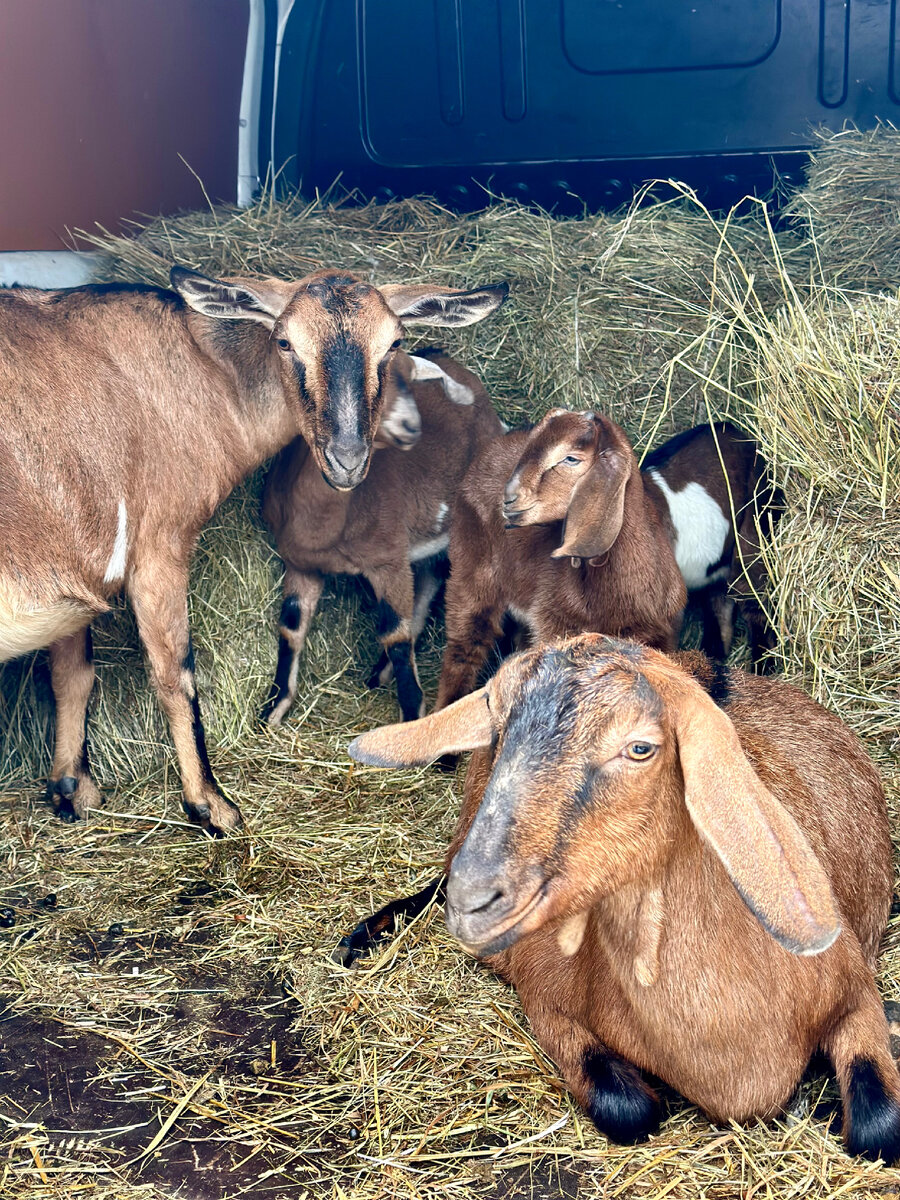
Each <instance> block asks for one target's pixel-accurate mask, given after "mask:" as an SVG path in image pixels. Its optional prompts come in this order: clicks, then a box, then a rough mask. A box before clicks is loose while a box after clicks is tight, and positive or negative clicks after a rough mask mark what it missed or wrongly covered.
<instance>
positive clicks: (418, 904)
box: [331, 875, 446, 967]
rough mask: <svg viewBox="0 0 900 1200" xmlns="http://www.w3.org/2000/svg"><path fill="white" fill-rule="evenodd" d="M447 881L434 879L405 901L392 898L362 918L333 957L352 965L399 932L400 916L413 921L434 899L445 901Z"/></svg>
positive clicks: (345, 964) (339, 944) (438, 902)
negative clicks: (397, 929) (374, 911)
mask: <svg viewBox="0 0 900 1200" xmlns="http://www.w3.org/2000/svg"><path fill="white" fill-rule="evenodd" d="M445 883H446V880H445V878H444V876H443V875H442V876H441V877H440V878H439V879H432V881H431V883H428V884H426V885H425V887H423V888H422V890H421V891H420V892H415V893H414V894H413V895H412V896H404V897H403V899H402V900H392V901H391V902H390V904H385V906H384V907H383V908H379V910H378V912H376V913H373V914H372V916H371V917H366V919H365V920H364V921H360V923H359V924H358V925H357V926H356V928H355V929H353V930H352V932H350V933H348V934H346V935H345V936H344V937H342V938H341V940H340V942H338V945H337V949H336V950H335V951H334V953H333V954H332V956H331V957H332V959H333V961H334V962H336V963H340V965H341V966H343V967H349V966H352V964H353V963H354V962H355V961H356V960H357V959H358V958H359V957H360V956H361V955H363V954H368V953H369V952H370V951H371V950H374V949H375V947H376V946H377V945H378V943H379V942H383V941H384V940H385V938H388V937H390V936H391V934H392V933H394V932H395V931H396V928H397V918H398V917H405V918H406V920H407V922H409V921H412V920H413V919H414V918H415V917H417V916H418V915H419V913H421V912H424V911H425V909H426V908H427V907H428V905H429V904H431V903H432V901H434V902H435V903H437V904H443V903H444V887H445Z"/></svg>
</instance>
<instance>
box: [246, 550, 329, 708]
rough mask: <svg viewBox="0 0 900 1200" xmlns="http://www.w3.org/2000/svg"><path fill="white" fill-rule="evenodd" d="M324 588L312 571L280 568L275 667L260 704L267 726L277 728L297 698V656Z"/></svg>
mask: <svg viewBox="0 0 900 1200" xmlns="http://www.w3.org/2000/svg"><path fill="white" fill-rule="evenodd" d="M324 586H325V580H324V578H323V577H322V576H321V575H320V574H319V573H318V572H316V571H298V570H296V569H295V568H294V567H291V566H290V565H289V564H285V568H284V600H283V601H282V604H281V618H280V621H279V628H278V665H277V666H276V668H275V679H274V680H273V682H272V687H271V689H270V691H269V695H268V698H267V700H266V702H265V704H264V705H263V708H262V711H261V713H260V718H261V720H263V721H266V722H267V723H268V724H269V725H273V726H275V725H280V724H281V722H282V721H283V720H284V718H285V716H286V715H287V713H288V710H289V709H290V707H291V705H292V704H293V703H294V698H295V697H296V695H297V676H298V673H299V670H300V655H301V654H302V653H303V647H304V646H305V645H306V637H307V634H308V633H309V627H310V625H311V624H312V619H313V617H314V616H315V615H316V608H317V607H318V604H319V599H320V597H321V595H322V588H323V587H324Z"/></svg>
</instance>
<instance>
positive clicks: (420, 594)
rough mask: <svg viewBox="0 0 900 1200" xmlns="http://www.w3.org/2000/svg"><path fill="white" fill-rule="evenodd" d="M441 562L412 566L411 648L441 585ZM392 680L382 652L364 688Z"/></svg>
mask: <svg viewBox="0 0 900 1200" xmlns="http://www.w3.org/2000/svg"><path fill="white" fill-rule="evenodd" d="M441 561H442V560H440V559H437V560H435V559H426V560H425V561H424V562H420V563H414V564H413V580H414V583H413V612H412V619H411V620H410V623H409V637H410V641H411V642H412V644H413V646H415V644H416V642H417V641H418V640H419V638H420V637H421V636H422V630H423V629H424V628H425V622H426V621H427V619H428V611H429V609H430V608H431V605H432V602H433V600H434V598H435V596H436V595H437V594H438V592H439V591H440V588H441V584H442V583H443V579H442V577H441V575H440V574H438V573H437V571H436V570H435V566H436V563H440V562H441ZM393 678H394V664H393V663H392V662H391V660H390V658H389V656H388V654H387V651H386V650H382V652H381V654H380V655H379V658H378V662H377V663H376V664H375V666H374V667H373V668H372V670H371V671H370V672H369V677H368V679H367V680H366V687H369V688H378V687H387V685H388V684H389V683H390V682H391V680H392V679H393Z"/></svg>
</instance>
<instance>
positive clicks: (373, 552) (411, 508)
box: [262, 351, 503, 725]
mask: <svg viewBox="0 0 900 1200" xmlns="http://www.w3.org/2000/svg"><path fill="white" fill-rule="evenodd" d="M424 354H425V357H422V356H421V355H417V356H415V357H412V356H410V355H408V354H404V353H403V352H402V351H401V352H398V353H397V355H396V357H395V359H394V363H393V367H392V374H391V378H390V380H389V382H388V383H386V385H385V391H386V393H387V400H386V407H385V415H384V417H383V418H382V423H381V426H380V427H379V433H378V434H377V435H376V439H375V445H376V447H378V446H379V444H380V445H381V446H382V447H383V448H382V449H380V450H379V452H378V453H377V454H376V455H375V456H374V458H373V460H372V466H371V468H370V470H369V474H368V475H367V476H366V478H365V480H364V481H363V482H362V483H361V484H360V485H359V487H357V488H356V489H355V490H354V491H352V492H344V493H339V492H336V491H335V490H334V489H333V488H331V487H329V486H328V484H327V483H325V482H324V481H323V480H322V478H321V476H320V474H319V472H318V470H317V469H316V465H315V462H314V461H313V460H312V459H311V457H310V456H309V453H308V451H307V449H306V444H305V442H303V441H302V440H301V439H297V440H296V441H294V442H292V443H291V445H290V446H288V447H287V448H286V449H285V450H283V451H282V452H281V454H279V455H278V457H277V458H276V459H275V462H274V463H273V465H272V470H271V471H270V473H269V477H268V479H267V481H266V487H265V491H264V493H263V510H262V511H263V518H264V519H265V521H266V524H267V525H268V526H269V528H270V529H271V530H272V532H273V533H274V535H275V541H276V544H277V547H278V553H279V554H280V555H281V557H282V558H283V559H284V602H283V603H282V606H281V622H280V624H281V629H280V638H279V649H278V667H277V670H276V675H275V681H274V683H273V685H272V691H271V693H270V695H269V699H268V701H267V703H266V707H265V708H264V709H263V716H264V717H265V718H266V719H267V720H268V722H269V724H271V725H278V724H280V723H281V720H282V718H283V717H284V716H285V714H286V713H287V711H288V709H289V708H290V706H291V704H292V703H293V700H294V696H295V695H296V691H297V669H298V662H299V658H300V655H301V653H302V652H303V646H304V643H305V642H306V636H307V633H308V632H309V627H310V624H311V622H312V619H313V616H314V615H315V611H316V605H317V604H318V601H319V597H320V596H321V594H322V587H323V584H324V582H325V576H326V575H363V576H365V578H366V579H368V581H369V583H370V584H371V585H372V589H373V591H374V593H375V598H376V600H377V601H378V637H379V640H380V641H381V644H382V646H383V648H384V654H383V655H382V659H381V661H380V662H379V663H378V664H377V665H376V667H375V670H374V671H373V673H372V676H371V678H370V680H369V684H370V686H372V687H375V686H378V685H379V684H383V683H387V682H388V681H389V679H390V677H391V674H393V675H394V677H395V678H396V680H397V695H398V699H399V702H400V710H401V713H402V715H403V719H404V720H406V721H410V720H413V719H414V718H416V717H420V716H422V713H423V711H424V700H423V696H422V688H421V686H420V684H419V678H418V674H417V672H416V659H415V653H414V646H415V642H416V639H417V637H418V636H419V634H420V633H421V632H422V628H423V627H424V624H425V619H426V617H427V616H428V609H429V606H430V605H431V602H432V600H433V599H434V597H435V594H436V593H437V590H438V588H439V586H440V575H439V574H438V572H437V569H436V568H437V564H438V560H439V559H441V558H442V557H443V556H444V553H445V551H446V548H447V541H448V539H449V526H450V506H451V505H452V503H453V498H454V496H455V494H456V490H457V488H458V487H459V484H460V481H461V480H462V477H463V475H464V474H465V472H466V468H467V467H468V466H469V463H470V462H471V461H472V457H473V455H474V454H475V453H476V451H477V450H478V449H479V447H480V446H482V445H484V444H485V442H487V441H488V439H489V438H492V437H495V436H496V435H497V434H499V433H501V432H502V430H503V426H502V425H501V423H500V419H499V418H498V416H497V414H496V413H495V412H494V409H493V407H492V406H491V402H490V400H489V398H488V395H487V392H486V391H485V390H484V387H483V386H482V384H481V382H480V380H479V379H478V378H477V376H475V375H473V374H472V372H471V371H467V370H466V368H465V367H463V366H461V365H460V364H459V363H458V362H456V361H455V360H454V359H452V358H449V357H448V356H447V355H445V354H442V353H441V352H439V351H437V352H431V351H425V352H424ZM448 388H449V391H448ZM447 397H450V398H455V399H456V400H457V403H455V404H448V403H447ZM404 414H406V418H405V420H404V416H403V415H404ZM414 414H415V417H418V418H420V420H419V421H417V420H416V419H415V417H414ZM404 426H406V427H407V428H406V434H405V436H404Z"/></svg>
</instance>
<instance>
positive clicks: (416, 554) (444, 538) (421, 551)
mask: <svg viewBox="0 0 900 1200" xmlns="http://www.w3.org/2000/svg"><path fill="white" fill-rule="evenodd" d="M449 545H450V534H449V533H444V534H442V535H441V536H440V537H433V538H429V539H428V541H427V542H419V544H418V546H410V548H409V561H410V562H411V563H414V562H421V561H422V559H423V558H433V557H434V555H435V554H443V552H444V551H445V550H446V549H447V547H448V546H449Z"/></svg>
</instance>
